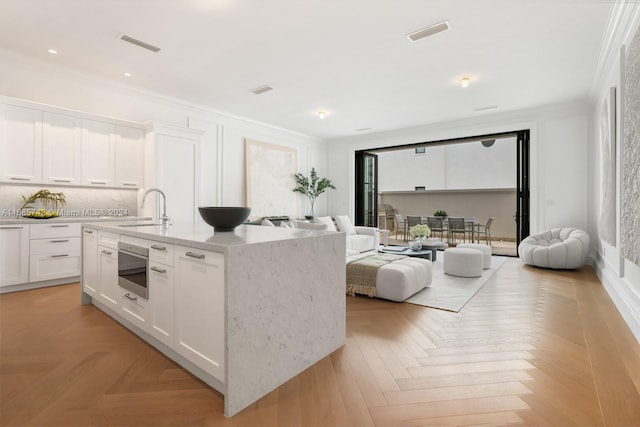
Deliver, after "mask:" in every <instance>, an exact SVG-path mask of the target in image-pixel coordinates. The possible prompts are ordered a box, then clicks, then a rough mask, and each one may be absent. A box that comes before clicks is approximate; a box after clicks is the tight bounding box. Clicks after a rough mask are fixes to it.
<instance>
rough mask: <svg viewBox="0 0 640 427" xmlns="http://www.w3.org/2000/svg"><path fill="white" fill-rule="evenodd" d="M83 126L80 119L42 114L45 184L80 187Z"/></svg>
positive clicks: (43, 174) (47, 113)
mask: <svg viewBox="0 0 640 427" xmlns="http://www.w3.org/2000/svg"><path fill="white" fill-rule="evenodd" d="M81 141H82V127H81V120H80V119H79V118H77V117H73V116H67V115H63V114H55V113H49V112H44V113H43V114H42V178H43V182H45V183H52V184H76V185H79V184H80V177H81V167H82V166H81V165H82V156H81V153H82V148H81Z"/></svg>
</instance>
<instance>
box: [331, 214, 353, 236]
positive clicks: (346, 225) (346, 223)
mask: <svg viewBox="0 0 640 427" xmlns="http://www.w3.org/2000/svg"><path fill="white" fill-rule="evenodd" d="M336 223H337V224H338V229H339V230H340V231H344V232H345V233H347V236H349V235H352V234H356V228H355V227H354V226H353V224H351V220H350V219H349V217H348V216H346V215H337V216H336Z"/></svg>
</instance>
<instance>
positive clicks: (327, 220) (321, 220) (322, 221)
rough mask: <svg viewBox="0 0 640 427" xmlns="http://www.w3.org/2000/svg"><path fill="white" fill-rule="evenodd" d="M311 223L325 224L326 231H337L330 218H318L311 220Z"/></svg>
mask: <svg viewBox="0 0 640 427" xmlns="http://www.w3.org/2000/svg"><path fill="white" fill-rule="evenodd" d="M313 223H314V224H326V225H327V230H329V231H338V230H336V226H335V224H334V223H333V220H332V219H331V217H330V216H318V217H315V218H313Z"/></svg>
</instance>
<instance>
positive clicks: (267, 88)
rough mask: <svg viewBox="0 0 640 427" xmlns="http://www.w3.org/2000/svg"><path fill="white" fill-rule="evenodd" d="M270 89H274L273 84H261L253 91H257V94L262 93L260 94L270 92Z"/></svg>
mask: <svg viewBox="0 0 640 427" xmlns="http://www.w3.org/2000/svg"><path fill="white" fill-rule="evenodd" d="M270 90H273V88H272V87H271V86H269V85H264V86H260V87H257V88H255V89H254V90H252V91H251V92H253V93H255V94H256V95H260V94H263V93H265V92H269V91H270Z"/></svg>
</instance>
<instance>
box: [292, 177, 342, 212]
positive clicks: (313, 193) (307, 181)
mask: <svg viewBox="0 0 640 427" xmlns="http://www.w3.org/2000/svg"><path fill="white" fill-rule="evenodd" d="M294 176H295V178H296V187H295V188H294V189H293V192H294V193H300V194H304V195H305V196H307V199H309V204H310V205H311V210H310V211H309V215H305V218H307V219H311V218H313V215H314V212H313V207H314V204H315V202H316V199H317V198H318V196H319V195H321V194H322V193H324V192H325V191H327V190H328V189H330V188H331V189H334V190H335V189H336V187H335V186H334V185H333V184H332V183H331V180H330V179H328V178H319V177H318V172H316V169H315V168H311V173H310V174H309V178H307V177H306V176H304V175H302V174H301V173H297V174H295V175H294Z"/></svg>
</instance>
